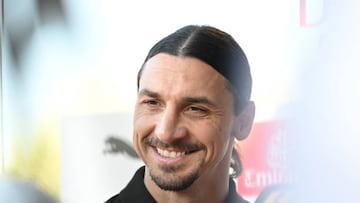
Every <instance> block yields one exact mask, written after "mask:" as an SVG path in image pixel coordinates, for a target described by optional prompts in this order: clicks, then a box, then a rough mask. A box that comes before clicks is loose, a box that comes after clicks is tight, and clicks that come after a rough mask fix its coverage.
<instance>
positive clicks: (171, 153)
mask: <svg viewBox="0 0 360 203" xmlns="http://www.w3.org/2000/svg"><path fill="white" fill-rule="evenodd" d="M156 151H157V152H158V153H159V154H160V155H161V156H163V157H166V158H178V157H182V156H185V154H186V153H185V152H175V151H168V150H165V149H160V148H156Z"/></svg>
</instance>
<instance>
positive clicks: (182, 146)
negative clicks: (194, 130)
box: [143, 137, 206, 152]
mask: <svg viewBox="0 0 360 203" xmlns="http://www.w3.org/2000/svg"><path fill="white" fill-rule="evenodd" d="M143 142H144V144H148V145H151V146H153V147H158V148H174V149H179V150H181V151H186V152H191V151H197V150H202V149H205V148H206V147H205V145H204V144H202V143H189V142H188V141H179V142H175V143H171V144H169V143H164V142H162V141H161V140H159V139H158V138H156V137H147V138H145V139H144V141H143Z"/></svg>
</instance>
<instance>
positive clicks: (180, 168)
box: [107, 25, 255, 203]
mask: <svg viewBox="0 0 360 203" xmlns="http://www.w3.org/2000/svg"><path fill="white" fill-rule="evenodd" d="M251 83H252V80H251V74H250V68H249V64H248V62H247V59H246V56H245V54H244V52H243V50H242V49H241V48H240V46H239V45H238V44H237V42H236V41H235V40H234V39H233V38H232V37H231V36H230V35H229V34H227V33H225V32H223V31H221V30H219V29H217V28H214V27H210V26H194V25H190V26H185V27H183V28H181V29H179V30H177V31H176V32H174V33H172V34H170V35H168V36H167V37H165V38H164V39H162V40H160V41H159V42H158V43H157V44H155V45H154V47H153V48H152V49H151V50H150V51H149V54H148V56H147V57H146V59H145V62H144V64H143V66H142V67H141V69H140V71H139V73H138V98H137V102H136V106H135V114H134V134H133V144H134V146H135V149H136V151H137V153H138V155H139V156H140V157H141V159H142V160H143V161H144V163H145V166H144V167H141V168H140V169H139V170H138V171H137V172H136V173H135V175H134V177H133V179H132V180H131V181H130V182H129V184H128V185H127V186H126V187H125V188H124V189H123V190H122V191H121V192H120V193H119V194H117V195H115V196H113V197H112V198H110V199H109V200H108V201H107V202H108V203H113V202H115V203H116V202H132V203H133V202H160V203H161V202H164V203H169V202H182V203H183V202H218V203H220V202H246V201H245V200H244V199H243V198H242V197H241V196H240V195H239V194H237V192H236V187H235V183H234V181H233V179H232V178H234V177H236V176H238V175H239V174H240V173H241V162H240V160H239V158H238V156H237V152H236V151H235V149H234V142H235V140H243V139H245V138H246V137H247V136H248V134H249V132H250V129H251V126H252V123H253V119H254V114H255V105H254V103H253V102H252V101H250V94H251V86H252V84H251ZM229 171H230V172H231V173H229Z"/></svg>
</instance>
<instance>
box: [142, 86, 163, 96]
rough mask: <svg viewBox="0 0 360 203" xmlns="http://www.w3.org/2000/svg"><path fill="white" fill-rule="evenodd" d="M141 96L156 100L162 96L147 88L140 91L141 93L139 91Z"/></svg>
mask: <svg viewBox="0 0 360 203" xmlns="http://www.w3.org/2000/svg"><path fill="white" fill-rule="evenodd" d="M139 95H140V96H148V97H154V98H159V97H160V95H159V94H158V93H156V92H153V91H151V90H149V89H146V88H145V89H142V90H140V91H139Z"/></svg>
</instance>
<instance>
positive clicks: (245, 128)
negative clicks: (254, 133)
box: [234, 101, 255, 140]
mask: <svg viewBox="0 0 360 203" xmlns="http://www.w3.org/2000/svg"><path fill="white" fill-rule="evenodd" d="M254 117H255V104H254V102H253V101H250V102H249V103H248V104H247V106H246V107H245V108H244V109H243V110H242V112H241V113H240V114H239V115H238V116H237V117H236V120H235V122H236V123H235V125H234V128H235V129H234V130H235V132H234V136H235V138H236V139H237V140H243V139H245V138H247V137H248V136H249V133H250V130H251V128H252V125H253V122H254Z"/></svg>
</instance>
